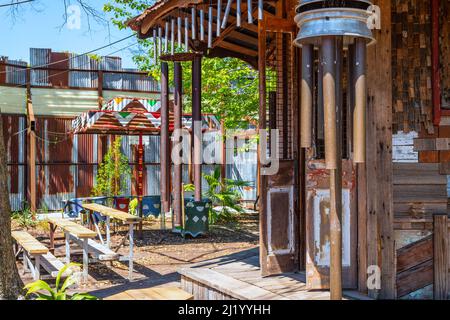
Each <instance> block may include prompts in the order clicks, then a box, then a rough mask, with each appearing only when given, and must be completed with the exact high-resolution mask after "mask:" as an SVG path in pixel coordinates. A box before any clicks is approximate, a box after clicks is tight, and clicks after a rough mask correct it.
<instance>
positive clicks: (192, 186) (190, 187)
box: [183, 183, 195, 192]
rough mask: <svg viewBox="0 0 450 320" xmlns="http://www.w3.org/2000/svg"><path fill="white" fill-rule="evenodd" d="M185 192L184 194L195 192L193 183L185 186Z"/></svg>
mask: <svg viewBox="0 0 450 320" xmlns="http://www.w3.org/2000/svg"><path fill="white" fill-rule="evenodd" d="M183 190H184V192H194V191H195V186H194V185H193V184H192V183H189V184H185V185H184V186H183Z"/></svg>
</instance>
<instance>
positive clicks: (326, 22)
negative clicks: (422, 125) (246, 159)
mask: <svg viewBox="0 0 450 320" xmlns="http://www.w3.org/2000/svg"><path fill="white" fill-rule="evenodd" d="M370 6H371V2H370V1H338V0H301V1H300V3H299V5H298V7H297V8H296V13H297V15H296V16H295V22H296V23H297V25H298V27H299V30H300V31H299V33H298V35H297V38H296V39H295V40H294V45H296V46H298V47H302V81H301V106H300V108H301V110H300V114H301V141H300V143H301V147H302V148H311V147H312V119H313V116H312V114H313V104H314V99H313V96H314V94H313V92H314V90H313V88H314V74H317V77H318V81H317V83H318V85H317V88H318V99H317V100H318V101H320V102H322V101H323V118H324V123H323V127H324V138H325V165H326V168H327V169H329V175H330V212H329V226H330V233H329V234H330V237H329V239H330V277H329V279H330V297H331V299H332V300H340V299H342V229H343V224H342V155H341V150H342V149H341V143H342V141H341V140H342V135H341V134H340V133H341V129H342V123H341V122H342V120H341V115H342V104H343V98H342V97H343V94H342V91H343V88H342V79H343V68H342V61H343V58H342V57H343V51H344V49H348V50H349V54H348V57H352V61H349V64H348V65H349V68H348V73H347V79H349V81H348V82H349V86H348V94H347V97H348V99H349V101H351V103H352V104H353V105H351V106H350V108H351V109H353V125H354V127H353V151H354V154H353V160H354V162H355V163H363V162H365V150H366V126H365V122H366V100H367V92H366V70H365V68H366V47H367V44H369V43H372V42H373V40H374V39H373V37H372V32H371V30H370V29H369V27H368V21H369V18H370V16H371V12H370V11H369V10H368V9H369V7H370ZM315 48H317V49H318V51H319V61H320V63H319V65H318V67H317V70H315V68H314V49H315ZM350 51H351V52H350ZM316 72H317V73H316ZM348 75H351V78H350V77H349V76H348ZM316 108H317V110H320V109H319V108H321V105H319V103H317V102H316ZM317 125H318V126H322V123H318V124H317Z"/></svg>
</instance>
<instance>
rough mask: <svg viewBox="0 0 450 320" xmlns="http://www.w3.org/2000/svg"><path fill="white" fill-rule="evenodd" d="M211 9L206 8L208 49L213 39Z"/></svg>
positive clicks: (210, 7)
mask: <svg viewBox="0 0 450 320" xmlns="http://www.w3.org/2000/svg"><path fill="white" fill-rule="evenodd" d="M212 29H213V7H212V6H209V8H208V48H212V37H213V34H212V32H213V30H212Z"/></svg>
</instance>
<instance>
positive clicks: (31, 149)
mask: <svg viewBox="0 0 450 320" xmlns="http://www.w3.org/2000/svg"><path fill="white" fill-rule="evenodd" d="M26 77H27V78H26V79H27V120H28V121H27V123H28V131H27V132H28V188H29V200H30V206H31V211H32V212H36V211H37V200H36V119H35V117H34V110H33V100H32V97H31V71H30V68H27V73H26Z"/></svg>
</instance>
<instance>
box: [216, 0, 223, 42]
mask: <svg viewBox="0 0 450 320" xmlns="http://www.w3.org/2000/svg"><path fill="white" fill-rule="evenodd" d="M221 16H222V0H217V24H216V29H217V30H216V36H217V37H220V25H221V24H222V17H221Z"/></svg>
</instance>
